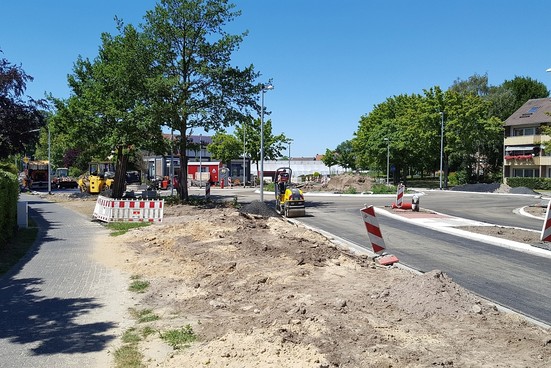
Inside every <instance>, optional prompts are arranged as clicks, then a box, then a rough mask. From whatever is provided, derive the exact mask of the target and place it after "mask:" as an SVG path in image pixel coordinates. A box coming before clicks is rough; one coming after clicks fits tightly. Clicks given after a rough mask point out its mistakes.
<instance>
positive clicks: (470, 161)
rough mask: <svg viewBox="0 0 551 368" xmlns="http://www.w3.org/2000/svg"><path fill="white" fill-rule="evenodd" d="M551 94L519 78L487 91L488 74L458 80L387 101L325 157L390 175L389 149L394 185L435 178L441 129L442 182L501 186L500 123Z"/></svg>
mask: <svg viewBox="0 0 551 368" xmlns="http://www.w3.org/2000/svg"><path fill="white" fill-rule="evenodd" d="M548 96H549V91H548V90H547V88H546V86H545V85H544V84H543V83H541V82H538V81H535V80H533V79H531V78H528V77H515V78H514V79H512V80H507V81H505V82H503V83H502V84H501V85H500V86H490V85H489V84H488V76H487V75H478V74H475V75H473V76H471V77H469V78H468V79H467V80H456V81H455V82H454V83H453V85H452V86H451V87H450V88H449V89H448V90H446V91H442V89H441V88H440V87H438V86H435V87H432V88H429V89H426V90H424V91H423V93H422V94H411V95H405V94H403V95H399V96H393V97H389V98H387V99H386V101H384V102H382V103H380V104H378V105H376V106H375V107H374V108H373V110H372V111H371V112H370V113H369V114H367V115H364V116H362V117H361V118H360V122H359V126H358V129H357V131H356V132H355V133H354V137H353V138H352V139H351V140H349V141H345V142H343V143H341V144H340V145H339V146H337V147H336V148H335V149H333V150H331V149H327V150H326V152H325V156H324V158H323V160H324V162H325V163H326V164H327V165H329V166H331V165H334V164H339V165H341V166H343V167H346V168H349V169H353V170H356V169H359V170H368V169H372V170H380V171H383V172H384V171H385V170H386V162H387V149H388V150H389V156H390V162H391V165H392V167H393V170H392V175H393V178H394V180H395V181H398V180H405V179H406V178H407V176H408V175H410V174H416V175H419V176H421V177H423V176H426V175H432V174H434V173H435V172H437V171H438V170H439V169H440V156H441V150H440V145H441V128H442V118H443V123H444V124H443V125H444V137H443V145H444V150H443V152H442V160H443V171H444V177H445V178H447V174H448V173H449V172H450V171H453V172H455V173H456V174H457V179H458V180H459V182H460V183H467V182H487V181H496V180H498V179H500V177H501V169H502V164H503V121H504V120H505V119H507V118H508V117H509V116H510V115H512V114H513V113H514V112H515V111H516V110H517V109H518V108H519V107H520V106H522V104H524V103H525V102H526V101H527V100H529V99H533V98H544V97H548Z"/></svg>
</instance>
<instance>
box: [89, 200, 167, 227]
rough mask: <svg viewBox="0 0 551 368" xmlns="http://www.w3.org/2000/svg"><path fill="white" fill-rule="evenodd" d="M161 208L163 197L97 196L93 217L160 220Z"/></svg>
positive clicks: (121, 219) (102, 218)
mask: <svg viewBox="0 0 551 368" xmlns="http://www.w3.org/2000/svg"><path fill="white" fill-rule="evenodd" d="M163 208H164V200H163V199H160V200H157V199H153V200H145V199H113V198H107V197H103V196H98V199H97V201H96V206H95V208H94V214H93V217H94V218H95V219H98V220H100V221H105V222H114V221H120V222H133V221H137V222H161V221H163Z"/></svg>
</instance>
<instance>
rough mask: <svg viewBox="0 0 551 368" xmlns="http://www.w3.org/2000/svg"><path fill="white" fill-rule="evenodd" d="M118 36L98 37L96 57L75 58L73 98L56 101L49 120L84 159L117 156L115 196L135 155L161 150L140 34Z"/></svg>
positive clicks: (123, 31) (148, 60) (149, 60)
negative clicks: (130, 158)
mask: <svg viewBox="0 0 551 368" xmlns="http://www.w3.org/2000/svg"><path fill="white" fill-rule="evenodd" d="M118 29H119V32H120V34H118V35H116V36H112V35H110V34H108V33H104V34H102V36H101V39H102V46H101V48H100V50H99V55H98V56H97V57H96V58H95V59H94V60H93V61H90V60H87V59H82V58H79V59H78V60H77V61H76V63H75V65H74V72H73V74H72V75H70V76H69V85H70V87H71V89H72V95H71V96H70V97H69V99H68V100H65V101H63V100H56V99H54V101H55V104H56V107H57V111H58V113H57V115H56V117H53V118H52V123H53V124H54V125H55V126H56V131H58V132H59V134H67V135H68V136H69V137H71V140H72V142H73V144H74V147H79V146H80V147H85V148H84V151H85V153H86V156H88V157H95V158H96V159H102V160H105V159H106V158H108V157H109V156H114V157H116V172H115V182H114V185H113V188H112V189H113V197H117V198H118V197H121V196H122V194H123V192H124V185H125V173H126V167H127V163H128V158H129V157H130V156H131V155H133V154H134V153H135V151H136V150H138V149H142V150H150V151H158V152H160V151H162V150H161V148H163V144H162V143H163V139H162V135H161V129H160V126H159V125H158V124H157V123H156V121H155V120H154V119H153V118H152V115H151V109H150V108H149V102H148V101H149V100H150V97H151V95H150V94H149V93H150V83H152V80H153V76H154V72H155V70H154V69H153V68H152V66H153V65H154V62H153V57H152V54H151V52H150V51H151V50H150V48H149V47H148V44H147V40H146V39H145V38H144V36H143V34H141V33H139V32H138V31H137V30H136V29H135V28H134V27H133V26H131V25H127V26H124V25H123V24H122V23H119V24H118Z"/></svg>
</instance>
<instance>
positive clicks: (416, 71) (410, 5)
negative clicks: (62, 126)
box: [0, 0, 551, 157]
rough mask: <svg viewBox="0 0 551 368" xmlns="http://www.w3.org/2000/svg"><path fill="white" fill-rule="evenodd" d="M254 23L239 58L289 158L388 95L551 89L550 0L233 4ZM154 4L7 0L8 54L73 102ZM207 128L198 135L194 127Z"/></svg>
mask: <svg viewBox="0 0 551 368" xmlns="http://www.w3.org/2000/svg"><path fill="white" fill-rule="evenodd" d="M234 3H235V4H236V5H237V8H238V9H240V10H241V11H242V15H241V16H240V17H239V18H238V19H236V20H235V21H234V22H232V23H231V24H230V25H229V26H228V28H227V29H228V30H229V31H231V32H232V33H240V32H242V31H245V30H248V31H249V35H248V36H247V37H246V38H245V40H244V42H243V43H242V45H241V48H240V49H239V50H238V51H237V53H236V54H235V57H234V61H235V64H236V65H240V66H244V65H248V64H254V65H255V68H256V70H257V71H259V72H260V73H261V74H262V78H261V80H259V82H262V81H267V80H268V79H273V85H274V90H272V91H269V92H267V93H266V95H265V105H266V108H267V109H268V110H270V111H271V112H272V113H271V115H270V116H269V117H267V118H269V119H271V120H272V124H273V127H274V133H275V134H279V133H281V132H283V133H285V135H286V136H288V137H289V138H291V139H293V143H292V145H291V155H292V156H293V157H295V156H310V157H311V156H314V155H315V154H318V153H319V154H321V153H324V152H325V150H326V149H327V148H330V149H334V148H335V147H336V146H337V145H338V144H340V143H342V142H343V141H345V140H348V139H351V138H352V137H353V135H354V132H355V131H356V130H357V128H358V122H359V120H360V118H361V116H362V115H364V114H368V113H369V112H370V111H371V110H372V109H373V106H375V105H377V104H379V103H381V102H384V101H385V100H386V99H387V98H388V97H391V96H394V95H399V94H411V93H422V91H423V89H427V88H430V87H433V86H436V85H438V86H440V87H442V88H443V89H447V88H448V87H449V86H450V85H451V84H452V83H453V82H454V81H455V80H456V79H458V78H459V79H467V78H468V77H469V76H471V75H473V74H475V73H478V74H484V73H487V74H488V77H489V81H490V84H492V85H499V84H501V83H502V82H503V81H505V80H510V79H513V78H514V77H515V76H526V77H530V78H533V79H535V80H538V81H540V82H543V83H544V84H545V85H547V86H548V88H549V87H551V73H546V72H545V70H546V69H547V68H549V67H551V48H550V47H549V46H548V44H547V42H546V39H547V37H548V36H549V35H550V34H551V32H550V31H551V21H550V18H549V15H548V14H549V12H548V10H549V5H548V4H549V3H548V1H544V0H527V1H523V2H521V1H513V0H501V1H491V0H478V1H476V0H455V1H453V0H440V1H436V0H427V1H422V0H418V1H411V0H395V1H388V0H377V1H375V0H340V1H336V0H333V1H329V0H235V1H234ZM154 4H155V1H154V0H94V1H74V0H54V1H43V0H20V1H3V3H2V7H1V10H0V49H2V50H3V54H2V57H4V58H6V59H8V60H9V61H10V62H12V63H14V64H20V65H21V66H22V67H23V69H24V70H25V71H26V72H27V73H28V74H30V75H31V76H33V77H34V81H33V82H31V83H29V84H28V86H27V91H26V92H27V95H30V96H32V97H34V98H40V97H43V96H44V93H45V92H48V93H52V94H53V95H54V96H56V97H62V98H64V97H68V96H69V93H70V91H69V88H68V87H67V82H66V76H67V74H69V73H71V71H72V66H73V63H74V61H75V60H76V58H77V57H78V55H82V56H83V57H88V58H94V57H95V56H96V55H97V51H98V47H99V45H100V34H101V33H102V32H110V33H115V32H116V29H115V22H114V20H113V18H114V16H115V15H117V16H118V17H119V18H122V19H123V20H124V21H125V22H126V23H132V24H139V23H140V22H141V21H142V17H143V15H144V14H145V12H146V10H148V9H152V8H153V6H154ZM197 133H199V132H197Z"/></svg>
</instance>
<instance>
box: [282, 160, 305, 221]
mask: <svg viewBox="0 0 551 368" xmlns="http://www.w3.org/2000/svg"><path fill="white" fill-rule="evenodd" d="M292 176H293V171H292V170H291V168H290V167H280V168H279V169H277V170H276V172H275V180H274V182H275V200H276V212H277V213H279V214H280V215H283V216H285V217H299V216H305V215H306V207H305V205H304V195H303V193H302V190H300V189H298V188H295V187H294V186H293V185H292V184H291V177H292Z"/></svg>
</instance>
